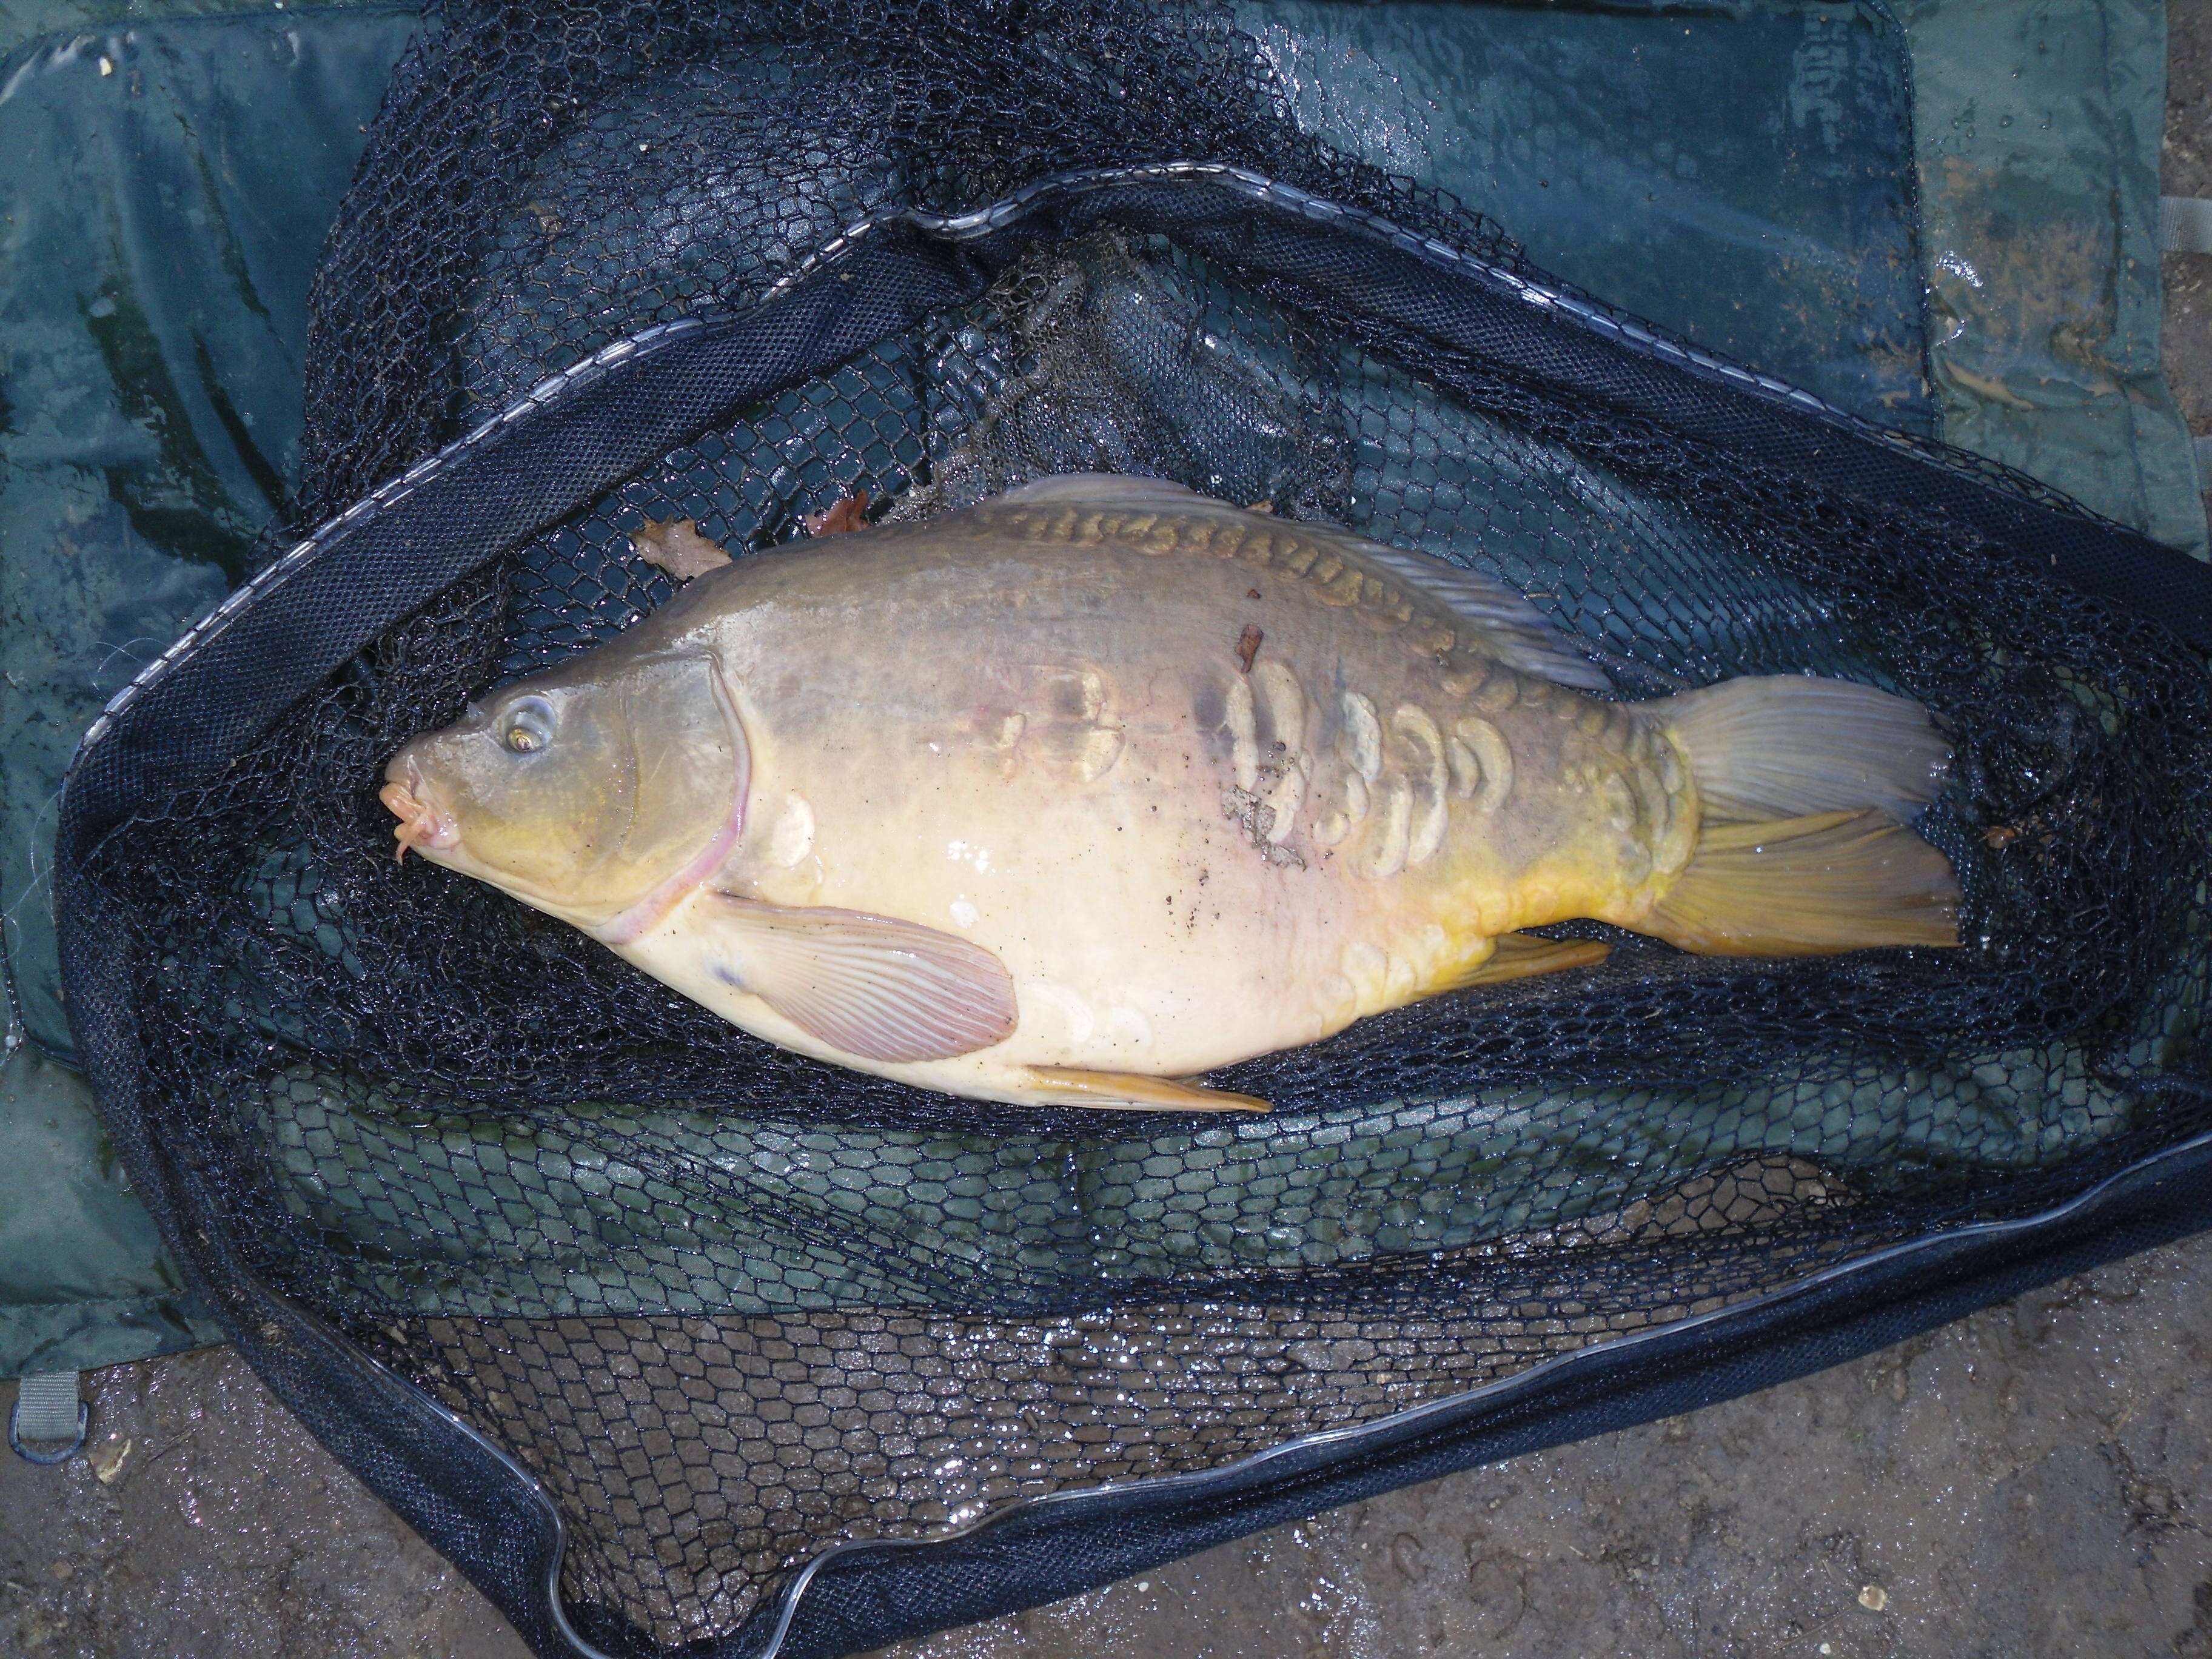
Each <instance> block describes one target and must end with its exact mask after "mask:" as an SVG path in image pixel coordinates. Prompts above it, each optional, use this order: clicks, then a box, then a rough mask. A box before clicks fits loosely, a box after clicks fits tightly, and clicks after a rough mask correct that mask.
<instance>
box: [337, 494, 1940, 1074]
mask: <svg viewBox="0 0 2212 1659" xmlns="http://www.w3.org/2000/svg"><path fill="white" fill-rule="evenodd" d="M862 522H863V523H865V520H863V521H862ZM691 533H692V534H693V536H694V537H695V538H696V531H695V532H691ZM1949 761H1950V746H1949V743H1948V739H1947V738H1946V737H1945V736H1944V735H1943V733H1942V731H1941V730H1940V729H1939V728H1938V726H1937V725H1936V722H1935V720H1934V719H1933V718H1932V717H1931V715H1930V714H1929V711H1928V710H1927V709H1926V708H1923V707H1922V706H1921V705H1920V704H1918V703H1917V702H1912V701H1911V700H1909V699H1907V698H1904V697H1899V696H1893V695H1891V694H1889V693H1887V692H1884V691H1881V690H1876V689H1875V688H1873V687H1870V686H1867V685H1863V684H1857V683H1856V682H1851V681H1844V680H1837V679H1826V678H1812V677H1808V676H1802V675H1784V676H1754V677H1747V678H1737V679H1733V680H1724V681H1722V682H1720V683H1718V684H1714V685H1711V686H1707V687H1703V688H1699V689H1696V690H1687V691H1683V692H1680V693H1678V694H1676V695H1674V696H1662V697H1656V698H1648V699H1643V700H1636V701H1631V700H1624V699H1621V698H1619V697H1617V696H1612V695H1610V682H1609V681H1608V680H1607V676H1606V675H1605V673H1604V671H1602V669H1601V668H1600V667H1599V666H1598V665H1596V664H1595V663H1594V662H1593V661H1592V660H1591V659H1589V655H1588V654H1587V653H1584V652H1583V651H1582V650H1580V649H1578V648H1577V646H1576V644H1575V642H1574V640H1573V638H1572V636H1571V635H1567V634H1566V633H1565V632H1563V631H1562V630H1561V629H1559V628H1558V627H1557V626H1555V625H1554V624H1553V623H1552V622H1551V621H1550V620H1549V619H1548V618H1547V617H1546V616H1545V615H1544V613H1542V612H1541V611H1539V610H1537V609H1536V607H1535V606H1534V605H1533V604H1531V603H1530V602H1529V601H1528V599H1527V598H1526V597H1525V596H1523V595H1522V594H1521V593H1519V592H1516V591H1515V590H1514V589H1512V588H1511V587H1510V586H1506V585H1505V584H1504V583H1502V582H1498V581H1496V580H1492V579H1490V578H1488V577H1486V576H1484V575H1482V574H1479V573H1477V572H1474V571H1471V570H1468V569H1464V568H1460V567H1458V566H1456V565H1454V564H1451V563H1449V562H1445V561H1443V560H1442V559H1438V558H1435V557H1432V556H1429V555H1426V554H1423V553H1418V552H1413V551H1408V550H1403V549H1399V548H1393V547H1388V546H1384V545H1383V544H1379V543H1376V542H1372V541H1369V540H1367V539H1365V538H1361V537H1359V536H1357V535H1355V534H1353V533H1352V532H1349V531H1346V530H1343V529H1340V528H1337V527H1335V526H1329V525H1324V524H1316V523H1310V522H1303V521H1293V520H1285V519H1282V518H1277V517H1273V516H1270V515H1267V514H1265V513H1258V512H1255V511H1252V510H1249V509H1247V508H1245V507H1238V506H1236V505H1234V504H1231V503H1228V502H1224V501H1215V500H1212V499H1211V498H1209V497H1206V496H1204V495H1200V494H1198V493H1196V492H1194V491H1193V490H1190V489H1186V488H1184V487H1183V486H1182V485H1180V484H1176V483H1169V482H1167V481H1164V480H1160V479H1155V478H1145V477H1126V476H1115V475H1103V474H1068V475H1061V476H1057V477H1049V478H1045V479H1042V480H1039V481H1037V482H1036V483H1030V484H1026V485H1024V486H1021V487H1019V488H1017V489H1010V490H1008V491H1006V493H1004V494H1003V495H999V496H997V497H995V498H993V499H991V500H988V501H984V502H981V503H980V504H978V505H976V506H974V507H968V508H965V509H963V510H961V511H958V512H954V513H947V514H945V515H943V516H941V517H939V518H936V519H934V520H928V521H926V522H918V523H891V524H883V525H877V526H868V527H863V528H855V529H851V530H848V531H846V532H844V533H842V534H839V535H837V536H836V537H835V538H827V539H824V540H823V541H822V542H821V543H820V544H815V543H812V542H808V541H802V542H799V543H796V544H793V545H791V546H789V547H787V548H786V549H783V550H777V551H775V552H772V553H768V554H763V555H761V556H755V557H750V558H744V559H740V560H737V561H734V562H726V563H724V564H721V565H720V566H719V567H717V568H711V569H708V570H707V571H705V573H704V574H700V575H698V576H697V577H696V579H694V580H690V582H688V584H686V585H685V586H684V587H682V588H681V589H680V591H679V592H678V593H677V594H676V596H675V597H674V598H673V599H671V600H670V601H669V602H668V603H667V604H665V605H663V606H661V607H660V608H659V610H658V611H654V612H653V613H652V614H651V615H650V616H648V617H646V618H644V619H643V620H641V621H640V622H639V623H635V624H634V625H633V626H631V627H630V628H629V629H627V630H625V631H624V632H623V634H622V635H619V636H618V637H617V638H616V639H614V640H612V641H609V642H607V643H606V644H604V645H601V646H599V647H595V648H593V649H591V650H588V651H585V652H581V653H578V654H577V655H576V656H574V658H572V659H569V660H568V661H567V662H564V663H562V664H561V665H557V666H555V667H552V668H550V669H547V670H545V671H541V672H538V673H535V674H532V675H531V676H529V677H527V678H521V679H518V680H516V681H514V682H513V683H511V684H507V685H506V686H504V687H501V688H500V689H498V690H495V692H493V693H491V694H489V695H488V696H485V697H483V699H482V700H480V701H479V702H476V703H473V704H471V706H470V707H469V708H467V709H466V710H465V712H464V713H463V714H462V715H461V716H460V718H459V720H457V721H456V722H455V723H453V725H451V726H447V727H446V728H444V729H442V730H440V731H436V732H429V733H426V734H424V735H422V736H418V737H416V738H414V739H412V740H411V741H410V742H409V743H407V744H405V745H404V747H403V748H401V749H400V750H398V752H397V753H396V754H395V755H394V756H393V757H392V759H391V762H390V763H389V765H388V767H387V769H386V781H385V784H384V786H383V788H382V795H381V798H382V799H383V801H384V804H385V805H386V806H387V807H388V808H389V809H390V810H391V811H392V813H393V814H394V815H395V816H396V817H397V818H398V824H397V826H396V828H395V830H394V834H395V836H396V837H397V839H398V856H399V857H400V858H401V859H402V860H404V859H405V857H406V855H407V854H408V853H409V852H410V851H412V852H414V853H416V854H419V855H420V856H422V858H424V859H427V860H430V861H431V862H433V863H435V864H438V865H442V866H446V867H447V869H448V870H451V871H453V872H459V873H460V874H462V875H465V876H467V877H471V878H476V879H477V880H481V881H484V882H488V883H489V884H492V885H494V886H495V887H497V888H499V889H501V890H502V891H504V892H506V893H507V894H509V895H511V896H513V898H515V899H517V900H519V901H520V902H522V903H524V904H526V905H531V906H533V907H535V908H538V909H539V910H542V911H544V912H545V913H546V914H547V915H552V916H555V917H557V918H559V919H560V920H562V921H564V922H567V923H568V924H569V925H571V926H573V927H576V928H578V929H580V930H581V931H582V932H583V933H586V934H588V935H590V936H591V937H592V939H597V940H598V941H599V942H600V943H601V944H603V945H605V946H606V947H607V948H608V949H609V950H611V951H614V952H615V953H616V954H617V955H618V956H620V957H623V958H624V959H625V960H627V961H629V962H630V963H635V965H636V966H637V967H639V968H641V969H643V970H644V971H645V972H646V973H647V974H650V975H653V977H654V978H656V979H658V980H659V981H662V982H664V983H665V984H666V985H668V986H670V987H673V988H674V989H675V990H677V991H678V992H680V993H682V994H684V996H686V997H689V998H690V999H691V1000H694V1001H695V1002H697V1003H699V1004H701V1005H702V1006H705V1007H707V1008H708V1009H710V1010H712V1011H713V1012H715V1013H716V1014H718V1015H720V1016H721V1017H722V1018H725V1019H726V1020H728V1021H729V1022H731V1023H732V1024H735V1025H737V1026H738V1027H741V1028H742V1029H744V1030H746V1031H749V1032H751V1033H753V1034H754V1035H755V1036H759V1037H762V1038H764V1039H766V1040H767V1041H769V1042H773V1043H776V1044H779V1045H781V1046H782V1047H784V1048H788V1049H792V1050H794V1051H796V1052H798V1053H799V1054H806V1055H810V1056H812V1057H813V1058H815V1059H817V1060H824V1061H828V1062H830V1063H832V1064H835V1065H837V1066H845V1067H848V1068H851V1069H853V1070H855V1071H860V1072H865V1073H874V1074H877V1075H879V1076H883V1077H887V1078H891V1079H896V1080H899V1081H901V1082H904V1083H908V1084H911V1085H916V1086H918V1087H921V1088H926V1089H931V1090H936V1091H942V1092H945V1093H950V1094H953V1095H958V1096H964V1097H970V1098H974V1099H978V1100H983V1101H989V1102H997V1103H1008V1104H1015V1105H1024V1106H1036V1105H1078V1106H1094V1107H1105V1108H1115V1109H1134V1110H1174V1111H1194V1110H1197V1111H1217V1110H1231V1111H1233V1110H1265V1109H1267V1103H1266V1102H1265V1101H1262V1100H1258V1099H1255V1098H1254V1097H1249V1096H1244V1095H1240V1094H1236V1093H1233V1092H1231V1091H1227V1090H1224V1089H1218V1088H1215V1087H1212V1086H1211V1085H1208V1084H1207V1083H1206V1081H1204V1079H1205V1076H1206V1074H1207V1073H1212V1072H1216V1071H1218V1070H1219V1069H1220V1068H1222V1067H1224V1066H1229V1065H1231V1064H1234V1063H1236V1062H1237V1061H1241V1060H1249V1059H1251V1058H1254V1057H1255V1056H1258V1055H1261V1054H1270V1053H1273V1052H1275V1051H1278V1050H1281V1049H1286V1048H1295V1047H1298V1046H1301V1045H1304V1044H1308V1043H1311V1042H1317V1041H1319V1040H1320V1039H1322V1038H1324V1037H1327V1036H1330V1035H1332V1034H1333V1033H1334V1032H1337V1031H1340V1030H1343V1029H1344V1028H1345V1027H1346V1026H1347V1025H1350V1024H1352V1023H1353V1022H1354V1021H1356V1020H1358V1019H1361V1018H1366V1017H1368V1016H1370V1015H1373V1014H1376V1013H1380V1012H1383V1011H1384V1010H1386V1009H1390V1008H1395V1007H1399V1006H1403V1005H1405V1004H1407V1003H1411V1002H1413V1001H1415V1000H1419V999H1421V998H1425V997H1431V996H1435V995H1437V994H1443V993H1445V992H1449V991H1455V990H1459V989H1462V988H1465V987H1474V986H1480V985H1485V984H1491V983H1497V982H1500V981H1508V980H1513V979H1517V978H1522V977H1524V976H1528V975H1537V974H1546V973H1558V972H1564V971H1569V970H1573V969H1584V968H1589V967H1592V966H1594V965H1595V964H1596V963H1599V962H1601V961H1602V960H1603V958H1604V957H1605V956H1606V954H1607V948H1608V947H1607V945H1605V944H1603V943H1602V942H1599V941H1595V940H1589V939H1549V938H1545V937H1543V936H1541V935H1538V934H1534V933H1529V932H1528V931H1527V930H1528V929H1532V928H1538V927H1545V926H1547V925H1548V924H1552V923H1557V922H1561V921H1570V920H1577V919H1589V920H1594V921H1601V922H1607V923H1611V924H1613V925H1614V926H1617V927H1621V928H1625V929H1628V930H1631V931H1633V932H1637V933H1644V934H1646V935H1650V936H1654V937H1656V938H1658V939H1662V940H1665V941H1667V942H1668V943H1670V944H1672V945H1676V946H1678V947H1680V948H1681V949H1683V950H1686V951H1696V952H1703V953H1708V954H1723V955H1740V956H1755V957H1775V956H1792V955H1802V954H1819V953H1833V952H1839V951H1852V950H1859V949H1867V948H1872V947H1881V946H1927V947H1935V948H1940V947H1948V946H1953V945H1956V944H1957V943H1958V927H1957V908H1958V903H1959V885H1958V882H1957V878H1956V874H1955V872H1954V869H1953V867H1952V865H1951V863H1950V861H1949V860H1948V858H1946V856H1945V855H1944V854H1942V852H1941V851H1940V850H1938V849H1937V848H1936V847H1935V846H1934V845H1932V844H1931V843H1930V842H1929V841H1927V840H1926V839H1924V838H1923V836H1921V835H1920V834H1918V833H1917V831H1916V829H1914V828H1913V827H1912V826H1913V823H1915V821H1916V815H1917V813H1918V812H1919V811H1920V809H1921V808H1922V807H1923V806H1924V805H1926V804H1927V803H1928V802H1929V801H1930V800H1931V799H1934V797H1935V795H1936V792H1937V791H1938V789H1939V788H1940V787H1941V786H1942V782H1943V780H1944V778H1945V776H1946V775H1947V769H1948V765H1949ZM1468 1017H1469V1018H1471V1019H1472V1018H1480V1006H1479V1004H1474V1005H1470V1007H1469V1013H1468Z"/></svg>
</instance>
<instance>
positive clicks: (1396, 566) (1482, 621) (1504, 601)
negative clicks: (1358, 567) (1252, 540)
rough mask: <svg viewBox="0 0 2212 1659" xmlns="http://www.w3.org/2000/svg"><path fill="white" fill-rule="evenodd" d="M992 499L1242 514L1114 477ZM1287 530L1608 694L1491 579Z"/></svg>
mask: <svg viewBox="0 0 2212 1659" xmlns="http://www.w3.org/2000/svg"><path fill="white" fill-rule="evenodd" d="M998 500H1000V501H1006V502H1008V503H1010V504H1013V505H1018V506H1042V505H1045V504H1048V503H1054V502H1058V503H1073V502H1083V503H1085V504H1087V505H1090V506H1093V507H1129V506H1133V505H1135V504H1137V503H1139V502H1146V503H1150V504H1152V506H1155V507H1187V508H1191V509H1211V510H1212V511H1215V512H1219V513H1240V512H1243V510H1244V509H1243V508H1241V507H1237V506H1235V505H1234V504H1232V503H1231V502H1228V501H1217V500H1216V499H1215V498H1214V497H1212V496H1211V495H1200V494H1199V492H1198V491H1196V490H1195V489H1188V488H1187V487H1186V486H1184V485H1182V484H1179V483H1171V482H1170V481H1169V480H1168V479H1165V478H1140V477H1132V476H1129V475H1127V474H1124V473H1116V472H1063V473H1060V474H1059V475H1058V476H1056V477H1049V478H1039V479H1036V481H1035V482H1033V483H1025V484H1020V485H1018V486H1017V487H1015V488H1014V489H1009V490H1007V491H1006V494H1004V495H1000V496H999V497H998ZM1285 525H1286V526H1289V527H1290V528H1291V529H1292V530H1294V531H1295V532H1297V533H1300V534H1304V535H1310V536H1312V537H1313V538H1315V539H1316V540H1319V541H1324V542H1326V543H1327V544H1328V546H1329V548H1330V550H1332V551H1334V553H1336V554H1337V555H1338V556H1340V557H1341V558H1344V559H1346V560H1348V561H1357V562H1358V563H1360V564H1364V565H1365V566H1367V567H1368V568H1369V570H1370V572H1371V574H1375V575H1377V576H1380V577H1383V578H1385V579H1387V580H1393V581H1395V583H1396V584H1397V585H1398V586H1401V587H1404V588H1410V589H1411V590H1413V592H1416V593H1418V594H1419V595H1420V596H1421V597H1422V598H1424V599H1427V600H1428V601H1429V602H1430V603H1431V604H1432V605H1438V606H1440V607H1442V608H1443V610H1445V611H1449V612H1450V613H1451V614H1452V615H1453V616H1455V617H1459V618H1460V619H1461V620H1462V621H1464V622H1468V623H1474V626H1475V627H1477V628H1478V629H1480V630H1481V631H1482V636H1483V641H1484V643H1485V645H1486V647H1488V648H1489V650H1490V651H1491V652H1492V653H1493V654H1494V655H1495V656H1496V657H1497V658H1498V660H1499V661H1501V662H1503V663H1504V665H1506V666H1507V667H1509V668H1514V669H1518V670H1519V671H1522V673H1524V674H1534V675H1536V676H1537V677H1539V678H1542V679H1547V680H1550V681H1552V682H1553V683H1554V684H1559V685H1569V686H1572V687H1574V688H1575V689H1576V690H1578V691H1604V690H1610V689H1611V682H1609V681H1608V680H1607V678H1606V677H1605V674H1604V672H1603V671H1601V669H1599V667H1598V666H1597V665H1596V664H1595V663H1593V662H1591V661H1590V660H1589V659H1588V658H1586V657H1583V655H1581V654H1580V653H1577V651H1576V650H1575V648H1574V644H1573V641H1572V640H1571V639H1570V637H1569V636H1568V635H1565V633H1563V632H1561V631H1560V629H1559V626H1558V625H1557V624H1556V623H1553V621H1552V619H1551V618H1550V617H1547V616H1546V615H1545V614H1544V613H1543V612H1542V611H1539V610H1538V609H1537V608H1536V607H1535V606H1534V605H1531V604H1529V603H1528V600H1527V599H1524V598H1522V596H1521V595H1520V594H1519V593H1517V592H1515V591H1514V590H1513V589H1512V588H1510V587H1509V586H1506V585H1505V584H1504V582H1502V581H1499V580H1497V579H1495V578H1494V577H1490V576H1485V575H1482V574H1480V573H1479V572H1476V571H1473V570H1468V569H1467V568H1463V567H1462V566H1460V565H1455V564H1452V563H1450V562H1448V561H1446V560H1443V559H1439V558H1437V557H1434V556H1431V555H1430V554H1427V553H1413V552H1408V551H1407V550H1405V549H1404V548H1399V547H1386V546H1384V545H1383V544H1382V543H1380V542H1371V541H1369V540H1368V539H1367V538H1365V537H1364V536H1360V535H1355V534H1354V533H1353V532H1351V531H1348V530H1341V529H1339V528H1337V527H1336V526H1334V525H1319V524H1308V523H1305V522H1304V521H1302V520H1285Z"/></svg>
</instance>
